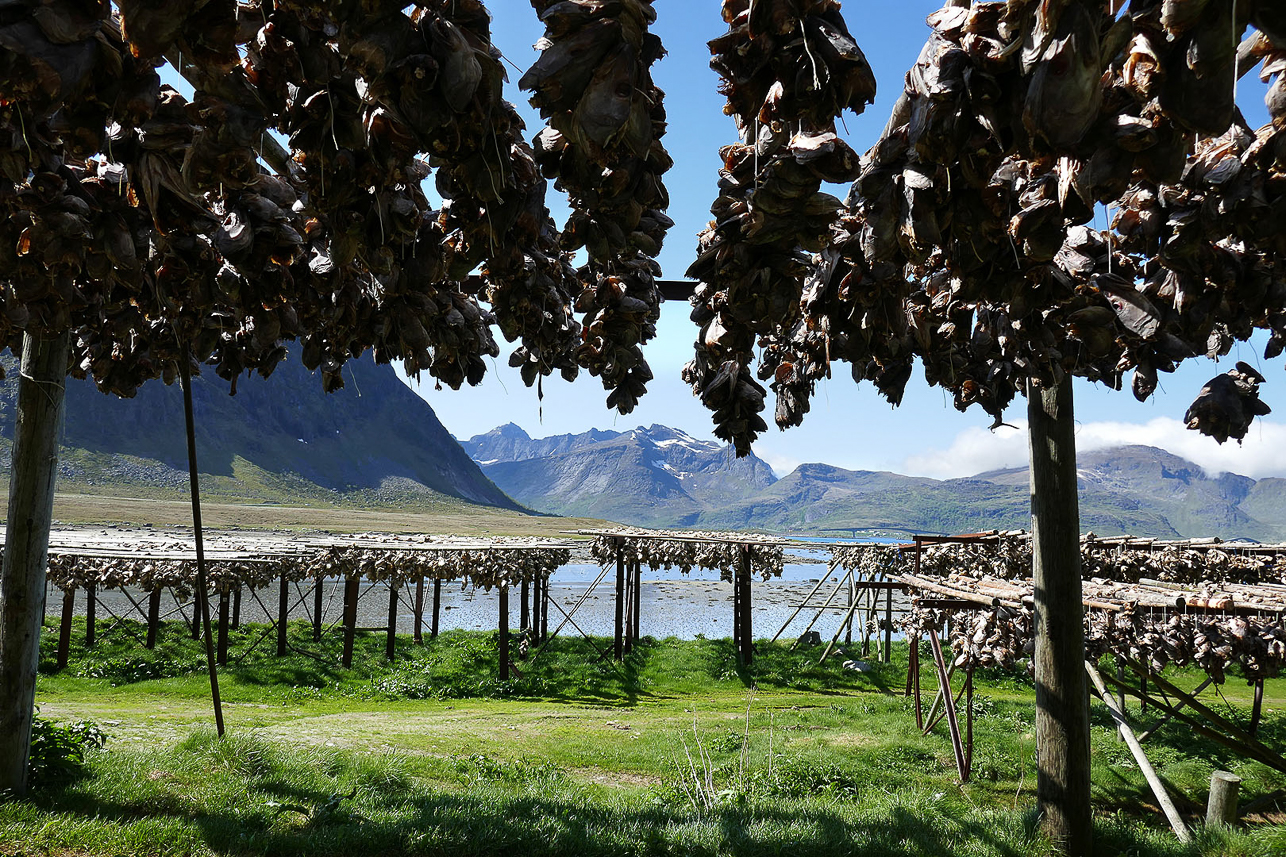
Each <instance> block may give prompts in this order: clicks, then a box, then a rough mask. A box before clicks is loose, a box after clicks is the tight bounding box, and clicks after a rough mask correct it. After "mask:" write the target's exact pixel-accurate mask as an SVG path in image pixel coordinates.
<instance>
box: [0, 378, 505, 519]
mask: <svg viewBox="0 0 1286 857" xmlns="http://www.w3.org/2000/svg"><path fill="white" fill-rule="evenodd" d="M5 369H6V372H5V375H6V377H5V380H4V381H3V382H0V437H2V438H3V442H2V443H0V446H2V447H3V450H2V451H3V458H4V461H3V465H4V466H5V467H6V468H7V466H8V460H7V459H8V447H9V442H10V439H11V438H12V437H13V420H14V401H15V396H16V392H17V384H16V383H15V379H16V378H17V374H18V373H17V366H16V363H15V361H13V360H12V359H11V358H6V365H5ZM344 380H345V387H344V389H343V390H340V391H338V392H335V393H331V394H329V395H328V394H326V393H323V392H322V388H321V382H320V380H319V378H318V377H317V376H315V375H314V374H312V373H310V372H308V371H307V370H306V369H304V368H303V366H302V364H300V362H299V361H298V360H297V359H294V358H293V356H292V358H291V359H288V360H286V361H284V362H283V363H282V364H281V365H280V366H279V367H278V368H277V370H276V371H275V372H274V373H273V375H272V377H271V378H267V379H264V378H260V377H258V376H250V377H242V378H240V379H239V381H238V384H237V394H236V395H235V396H229V395H228V384H227V382H225V381H223V380H221V379H219V378H218V377H216V376H214V374H213V373H207V374H206V375H204V376H202V377H198V378H194V379H193V385H192V396H193V411H194V413H195V415H196V437H197V455H198V463H199V465H200V469H201V472H202V474H203V486H202V487H203V492H204V493H209V494H210V495H211V496H215V497H222V498H227V499H240V500H250V501H258V502H264V501H267V502H286V503H294V502H310V501H314V500H315V501H327V500H332V501H333V500H344V499H351V500H357V501H360V502H364V503H374V504H380V505H406V504H423V503H432V502H440V501H444V500H445V501H464V502H467V503H475V504H484V505H489V506H498V507H501V508H507V509H517V508H519V507H518V505H517V504H516V503H515V502H514V501H513V500H511V499H510V498H509V497H508V496H506V495H505V494H504V492H503V491H501V490H500V489H498V488H497V487H496V486H495V485H494V484H493V483H492V482H491V481H490V480H489V479H488V478H487V477H486V476H484V475H483V473H482V471H481V470H480V469H479V468H478V466H477V465H476V464H474V462H473V461H472V460H470V458H469V456H467V455H466V454H465V453H464V451H463V450H461V449H460V446H459V444H457V443H456V442H455V439H454V438H453V437H451V435H450V433H449V432H447V430H446V429H445V428H443V426H442V424H441V423H440V422H439V421H438V418H437V416H436V415H435V414H434V413H433V409H432V408H431V407H430V406H429V405H428V403H427V402H425V401H424V400H423V399H421V398H420V397H419V396H417V395H416V394H415V393H414V392H412V391H411V390H410V389H409V388H407V386H406V385H405V384H403V383H402V382H401V381H400V380H399V379H398V377H397V375H396V373H395V372H394V371H393V369H392V367H391V366H377V365H376V364H375V362H374V361H373V360H372V359H371V358H370V357H369V356H367V357H365V358H363V359H360V360H354V361H351V362H350V363H349V365H348V367H347V368H345V370H344ZM184 439H185V431H184V425H183V397H182V392H181V390H180V389H179V387H178V385H177V384H176V385H174V386H172V387H167V386H165V385H164V384H162V383H160V382H153V383H150V384H147V385H145V386H144V387H143V389H142V390H140V392H139V394H138V396H137V397H136V398H134V399H118V398H116V397H115V396H106V395H103V394H102V393H100V392H99V391H98V390H97V389H96V388H95V387H94V386H93V385H92V384H91V383H89V382H84V381H75V380H71V379H69V380H68V386H67V417H66V425H65V427H64V430H63V438H62V445H63V450H62V453H61V456H60V466H61V472H60V490H89V491H95V492H100V493H101V492H108V491H128V492H130V493H133V494H135V495H136V496H149V495H151V494H153V493H157V492H159V493H162V494H163V493H165V492H167V491H173V492H181V491H186V490H187V450H186V445H185V440H184Z"/></svg>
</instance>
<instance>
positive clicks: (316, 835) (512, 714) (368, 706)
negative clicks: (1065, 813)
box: [0, 624, 1286, 857]
mask: <svg viewBox="0 0 1286 857" xmlns="http://www.w3.org/2000/svg"><path fill="white" fill-rule="evenodd" d="M82 627H83V626H82ZM82 627H78V628H77V629H76V630H77V633H76V634H75V635H74V636H73V639H74V640H77V641H78V640H80V639H81V638H82V637H81V633H80V632H81V630H82ZM132 630H134V631H138V630H140V629H139V628H138V627H137V626H133V627H132ZM262 630H263V629H262V628H255V627H250V628H244V629H242V630H241V631H239V632H236V634H235V636H234V639H233V646H232V657H233V659H234V660H237V659H238V658H239V660H237V662H236V663H234V664H233V665H231V666H230V667H229V668H228V669H226V670H224V671H223V672H222V673H221V686H222V691H223V697H224V700H225V709H226V714H227V720H228V726H229V732H228V736H227V737H226V738H224V739H223V740H219V739H217V738H216V737H215V736H214V735H213V732H212V729H211V723H212V716H211V712H210V704H209V701H208V693H209V689H208V685H207V678H206V676H205V674H204V672H203V661H202V649H201V647H200V645H199V644H198V643H196V642H194V641H192V640H191V639H189V638H188V636H187V634H186V633H185V631H184V629H183V627H182V626H173V625H171V626H166V627H165V628H164V629H163V635H162V640H161V642H160V644H159V645H158V647H157V649H156V651H155V652H146V651H144V650H142V649H141V648H140V647H139V645H138V644H137V642H136V641H135V640H133V639H132V638H131V637H130V636H129V635H128V634H127V633H122V632H121V631H120V630H117V631H116V632H115V633H113V634H112V635H110V636H109V637H107V638H105V639H103V640H101V641H100V643H99V645H98V646H97V647H96V648H95V649H94V650H92V651H86V650H84V649H83V648H80V647H78V646H76V645H74V646H73V652H72V655H73V657H72V660H71V663H70V665H69V667H68V668H67V669H66V670H64V671H63V672H61V673H57V672H55V670H54V665H53V660H52V655H53V649H52V643H53V636H54V635H53V634H52V633H47V634H46V635H45V642H46V646H45V650H44V654H45V657H44V658H43V659H42V664H41V675H40V680H39V695H38V701H39V704H40V707H41V715H42V716H43V717H46V718H51V719H56V720H61V721H75V720H85V719H89V720H93V721H95V722H96V723H97V724H99V726H100V728H101V729H102V730H103V731H104V732H105V733H106V735H107V736H108V737H107V741H106V744H105V745H104V747H103V748H102V749H100V750H92V751H90V752H89V753H88V755H87V757H86V760H85V764H84V767H83V769H82V770H80V771H79V772H78V773H73V774H69V775H66V776H63V777H60V778H47V779H46V781H45V782H43V783H42V784H40V786H39V788H37V790H36V791H35V792H34V794H33V795H32V796H30V797H29V798H27V799H24V800H21V801H9V802H7V803H0V853H3V854H22V855H46V854H52V855H90V854H92V855H116V854H183V855H187V854H229V855H259V854H264V855H269V854H271V855H345V857H352V856H353V855H376V854H378V855H384V854H424V855H438V854H479V855H483V854H486V855H491V854H495V855H500V854H505V855H527V854H533V855H542V854H549V855H554V854H559V855H571V854H575V855H581V854H586V855H599V854H601V855H609V854H611V855H672V854H673V855H678V854H698V855H724V854H727V855H769V854H808V855H810V857H822V855H944V854H952V855H997V857H1018V855H1039V854H1044V853H1047V850H1048V849H1047V847H1046V844H1045V843H1043V842H1042V840H1041V838H1040V836H1039V834H1038V833H1037V832H1036V819H1035V818H1034V817H1033V812H1032V810H1033V806H1034V795H1033V791H1034V787H1035V773H1034V764H1033V750H1034V736H1033V725H1032V724H1033V705H1032V688H1031V684H1030V682H1029V680H1028V679H1027V678H1026V676H1025V675H1024V674H1018V675H1007V674H1006V675H1001V674H988V675H985V676H980V681H979V682H978V694H977V698H976V701H975V714H976V716H977V719H976V726H975V734H976V748H975V753H974V780H973V782H971V783H969V784H967V785H964V786H961V785H960V784H959V783H958V781H957V777H956V774H955V770H954V763H953V762H952V750H951V745H950V741H949V739H948V738H947V736H946V727H945V725H943V726H939V727H938V728H937V729H936V730H935V731H934V732H933V733H931V734H929V735H927V736H926V735H921V734H920V732H919V731H918V730H917V729H916V728H915V725H914V715H913V712H912V710H911V703H910V701H909V700H908V699H907V698H906V697H905V696H903V695H902V693H901V689H902V686H903V684H904V681H905V658H906V650H905V647H903V648H902V649H899V650H897V651H895V657H894V661H893V663H892V664H889V665H883V664H876V665H875V666H874V669H873V670H872V671H871V672H868V673H858V672H854V671H848V670H844V669H842V668H841V666H840V663H841V662H842V661H843V660H844V657H840V658H835V659H832V660H831V661H828V662H827V663H826V664H825V665H818V664H817V654H818V653H817V651H815V650H814V651H811V652H802V651H793V652H792V651H790V650H789V649H788V648H787V647H785V646H780V645H769V644H767V643H765V642H761V643H760V644H759V655H758V657H757V659H756V663H755V665H754V666H753V667H752V668H751V669H749V670H743V669H740V668H739V667H738V665H737V663H736V660H735V656H734V653H733V650H732V647H731V644H730V642H729V641H727V640H706V639H698V640H695V641H678V640H674V639H666V640H651V639H648V640H645V641H644V642H643V643H642V644H641V645H640V646H639V647H638V648H637V649H636V651H635V652H634V653H633V654H632V655H630V656H629V657H628V658H627V659H626V661H625V662H624V663H623V664H619V665H618V664H614V663H611V662H610V661H607V660H597V659H596V657H595V654H594V652H593V650H592V647H591V645H590V644H589V643H587V642H586V641H584V640H581V639H570V638H558V639H556V640H555V641H554V642H553V643H552V644H551V645H550V646H549V647H548V648H547V649H546V650H545V651H542V652H540V653H539V654H538V655H537V656H536V657H535V658H534V659H529V660H528V661H526V662H522V663H519V665H518V667H519V670H520V671H521V676H520V677H518V678H515V679H513V680H511V681H509V682H503V683H502V682H499V681H497V679H496V677H495V643H496V640H495V635H494V634H483V633H466V632H452V633H450V634H445V635H443V636H442V637H440V638H439V639H437V640H433V641H426V642H427V645H425V646H416V645H414V644H413V643H412V642H411V641H410V640H409V638H408V639H403V640H399V642H398V650H397V659H396V660H395V662H394V663H392V664H389V663H386V662H385V661H384V659H383V638H382V636H381V635H374V634H372V635H363V636H359V640H358V648H357V652H356V657H355V661H354V667H353V669H351V670H347V671H346V670H342V669H340V668H339V667H338V654H339V653H338V639H337V637H335V636H333V635H332V636H329V637H326V638H324V639H323V640H322V641H321V642H317V643H315V642H313V641H312V639H311V636H310V633H309V629H308V628H307V627H306V626H305V625H303V624H299V625H296V626H292V627H291V640H290V642H291V646H292V649H294V652H292V654H290V655H289V656H288V657H285V658H280V659H279V658H276V657H275V656H273V654H272V652H271V650H270V647H271V645H272V643H271V641H268V642H266V643H264V644H262V645H260V646H258V647H257V648H254V649H253V650H250V647H251V645H252V644H253V642H254V641H255V639H256V638H257V637H258V636H259V635H260V634H261V633H262ZM606 643H607V641H604V640H598V641H595V644H594V645H597V646H598V647H600V648H601V647H603V646H605V645H606ZM850 655H851V653H850ZM1199 678H1200V676H1199V675H1197V674H1195V673H1188V672H1180V673H1178V674H1177V677H1176V681H1177V682H1178V683H1180V684H1181V685H1184V686H1188V687H1191V686H1193V685H1195V684H1196V683H1197V682H1198V680H1199ZM926 679H927V687H929V688H932V687H933V682H932V680H931V679H929V678H928V675H927V671H926ZM931 692H932V691H930V693H931ZM1222 693H1223V696H1224V697H1225V699H1226V703H1227V706H1228V707H1229V710H1233V711H1236V712H1237V713H1238V716H1241V717H1245V716H1246V713H1247V711H1248V704H1249V691H1248V688H1247V687H1246V685H1245V682H1244V681H1238V680H1237V679H1235V678H1230V679H1229V681H1228V682H1227V683H1226V684H1225V685H1224V687H1223V688H1222ZM1218 704H1219V705H1220V706H1221V707H1222V706H1224V703H1223V702H1220V703H1218ZM1265 705H1266V708H1267V709H1268V713H1267V714H1266V718H1265V722H1264V724H1263V726H1262V730H1263V731H1262V733H1261V734H1262V737H1263V739H1264V740H1265V742H1266V743H1268V744H1269V745H1271V746H1276V747H1278V748H1280V747H1283V746H1286V681H1283V680H1277V681H1273V682H1270V683H1269V684H1268V689H1267V699H1266V703H1265ZM1132 713H1133V714H1134V715H1135V716H1136V717H1137V716H1138V714H1139V712H1138V711H1137V710H1136V709H1135V710H1133V711H1132ZM1141 719H1142V721H1143V722H1145V723H1146V722H1148V721H1149V718H1147V717H1143V718H1141ZM1094 720H1095V724H1096V728H1095V730H1094V737H1093V740H1094V759H1095V769H1094V790H1095V801H1096V813H1097V821H1096V824H1097V828H1098V836H1099V842H1100V855H1114V854H1122V855H1125V854H1130V855H1174V857H1179V855H1197V854H1201V855H1255V857H1268V855H1281V854H1283V853H1286V826H1283V825H1284V823H1286V816H1283V815H1281V814H1268V815H1259V816H1255V817H1254V818H1253V819H1251V820H1250V821H1251V822H1252V823H1250V824H1248V825H1247V826H1246V827H1244V828H1242V829H1240V830H1238V831H1236V832H1220V831H1205V830H1201V829H1200V825H1199V824H1198V823H1196V818H1197V816H1198V815H1199V813H1200V808H1201V804H1202V803H1203V802H1204V799H1205V791H1206V788H1207V784H1208V781H1209V776H1210V773H1211V772H1212V771H1213V770H1215V769H1216V768H1219V769H1225V770H1232V771H1235V772H1237V773H1238V774H1240V775H1241V776H1242V777H1243V778H1244V782H1243V786H1242V788H1243V792H1242V794H1243V802H1245V801H1249V800H1252V799H1254V798H1255V797H1257V796H1260V795H1263V794H1266V793H1269V792H1272V791H1274V790H1276V789H1279V788H1283V787H1284V786H1286V776H1283V775H1281V774H1277V773H1274V772H1272V771H1270V770H1268V769H1266V768H1264V767H1262V766H1260V765H1258V764H1254V763H1248V762H1242V761H1239V760H1238V759H1236V758H1235V757H1232V756H1231V755H1229V754H1227V753H1226V752H1225V751H1224V750H1222V748H1220V747H1218V746H1216V745H1212V744H1209V743H1208V742H1204V741H1201V740H1194V738H1193V736H1192V734H1191V733H1190V732H1188V731H1187V730H1186V729H1185V728H1183V727H1181V726H1166V727H1163V728H1162V729H1161V730H1160V732H1159V733H1158V735H1157V736H1156V737H1155V738H1153V739H1152V740H1150V741H1149V743H1148V748H1149V754H1150V756H1151V758H1152V761H1153V763H1154V764H1155V765H1156V767H1157V768H1158V770H1159V771H1160V772H1161V774H1162V776H1163V777H1165V778H1166V780H1167V781H1168V782H1169V783H1170V784H1171V786H1172V789H1173V791H1174V793H1175V794H1176V795H1177V796H1178V800H1179V802H1180V803H1181V805H1182V807H1183V809H1184V810H1185V812H1187V813H1188V814H1189V816H1190V820H1192V821H1193V822H1194V824H1196V826H1197V828H1198V841H1197V843H1196V844H1194V845H1192V846H1181V845H1180V844H1179V843H1178V842H1177V841H1175V839H1174V837H1173V836H1172V835H1171V834H1170V832H1169V830H1168V829H1167V828H1166V827H1165V826H1164V824H1163V822H1162V821H1161V819H1160V816H1159V814H1158V813H1157V811H1156V809H1155V807H1154V806H1153V803H1152V798H1151V795H1150V794H1149V793H1148V791H1147V789H1146V787H1145V785H1144V783H1143V779H1142V777H1141V776H1140V774H1139V772H1138V770H1137V767H1136V766H1135V764H1134V762H1133V760H1132V758H1131V757H1130V755H1129V753H1128V751H1127V750H1126V749H1125V746H1124V744H1122V743H1120V742H1119V741H1118V740H1117V739H1116V738H1115V736H1114V734H1113V733H1112V732H1111V731H1110V729H1109V720H1108V717H1107V713H1106V709H1105V708H1104V707H1103V706H1102V705H1101V704H1100V703H1097V702H1096V703H1095V704H1094Z"/></svg>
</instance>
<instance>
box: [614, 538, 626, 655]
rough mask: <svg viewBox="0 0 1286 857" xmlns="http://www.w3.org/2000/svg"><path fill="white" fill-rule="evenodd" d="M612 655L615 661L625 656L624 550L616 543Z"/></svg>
mask: <svg viewBox="0 0 1286 857" xmlns="http://www.w3.org/2000/svg"><path fill="white" fill-rule="evenodd" d="M614 639H615V642H614V644H613V649H612V653H613V656H614V657H615V658H616V660H618V661H619V660H620V659H621V658H623V657H624V656H625V548H624V547H623V546H622V544H621V541H620V539H617V542H616V635H615V638H614Z"/></svg>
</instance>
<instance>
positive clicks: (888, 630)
mask: <svg viewBox="0 0 1286 857" xmlns="http://www.w3.org/2000/svg"><path fill="white" fill-rule="evenodd" d="M892 659H893V587H891V586H890V587H889V588H888V589H886V590H884V663H886V664H887V663H889V662H890V661H892Z"/></svg>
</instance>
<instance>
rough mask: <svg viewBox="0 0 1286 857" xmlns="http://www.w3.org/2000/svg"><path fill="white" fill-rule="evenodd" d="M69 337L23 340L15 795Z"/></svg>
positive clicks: (32, 677)
mask: <svg viewBox="0 0 1286 857" xmlns="http://www.w3.org/2000/svg"><path fill="white" fill-rule="evenodd" d="M68 342H69V335H68V333H67V332H65V331H64V332H63V333H61V334H58V335H57V336H54V337H50V338H46V337H43V336H40V335H37V334H32V333H27V334H25V335H24V336H23V338H22V364H21V368H20V370H19V373H18V403H17V420H16V422H15V424H14V431H13V447H12V451H11V461H12V470H11V472H10V476H9V510H8V520H7V523H6V525H5V542H4V562H3V565H0V792H3V791H11V792H13V793H14V794H24V793H25V792H26V790H27V755H28V753H29V752H30V749H31V721H32V717H33V715H34V714H35V702H36V669H37V667H38V666H39V663H40V628H41V626H42V625H43V624H44V619H45V568H46V566H47V564H48V559H49V528H50V525H51V524H52V521H53V510H54V483H55V481H56V480H57V477H58V437H59V435H61V434H62V421H63V393H64V391H65V384H66V377H67V361H68V357H67V354H68Z"/></svg>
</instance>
